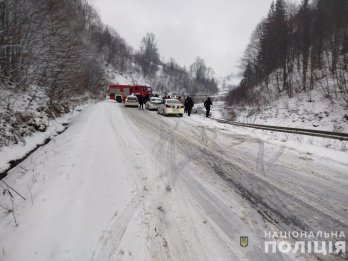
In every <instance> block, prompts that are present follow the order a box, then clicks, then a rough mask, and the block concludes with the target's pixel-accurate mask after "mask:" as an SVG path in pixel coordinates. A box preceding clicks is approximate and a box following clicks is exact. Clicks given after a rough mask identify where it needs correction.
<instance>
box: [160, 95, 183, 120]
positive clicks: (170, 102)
mask: <svg viewBox="0 0 348 261" xmlns="http://www.w3.org/2000/svg"><path fill="white" fill-rule="evenodd" d="M157 113H159V114H163V115H164V116H166V115H179V116H180V117H182V116H183V115H184V105H182V103H181V102H179V101H178V100H176V99H165V100H163V102H162V103H161V104H160V105H159V106H158V109H157Z"/></svg>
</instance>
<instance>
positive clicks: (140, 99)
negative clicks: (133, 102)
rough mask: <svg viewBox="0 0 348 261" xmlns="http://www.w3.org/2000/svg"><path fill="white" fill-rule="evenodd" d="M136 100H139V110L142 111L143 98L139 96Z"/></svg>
mask: <svg viewBox="0 0 348 261" xmlns="http://www.w3.org/2000/svg"><path fill="white" fill-rule="evenodd" d="M138 100H139V110H143V109H144V99H143V97H142V96H139V98H138Z"/></svg>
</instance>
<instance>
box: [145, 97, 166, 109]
mask: <svg viewBox="0 0 348 261" xmlns="http://www.w3.org/2000/svg"><path fill="white" fill-rule="evenodd" d="M161 103H162V98H159V97H151V98H150V100H149V101H147V102H146V104H145V108H146V109H148V110H157V108H158V106H159V105H160V104H161Z"/></svg>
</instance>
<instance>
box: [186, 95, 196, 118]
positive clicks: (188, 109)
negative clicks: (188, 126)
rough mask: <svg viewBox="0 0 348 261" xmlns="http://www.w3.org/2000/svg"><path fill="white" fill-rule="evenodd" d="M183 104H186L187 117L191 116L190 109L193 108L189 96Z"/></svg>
mask: <svg viewBox="0 0 348 261" xmlns="http://www.w3.org/2000/svg"><path fill="white" fill-rule="evenodd" d="M185 104H187V114H188V116H190V115H191V111H192V108H193V106H194V102H193V100H192V98H191V97H190V96H188V97H187V98H186V100H185Z"/></svg>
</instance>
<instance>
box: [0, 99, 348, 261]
mask: <svg viewBox="0 0 348 261" xmlns="http://www.w3.org/2000/svg"><path fill="white" fill-rule="evenodd" d="M347 170H348V166H347V165H345V164H343V163H339V162H335V161H333V160H332V159H329V158H321V157H318V156H316V155H312V154H311V153H303V152H299V151H296V150H294V149H289V148H286V147H284V146H279V145H276V144H271V143H267V142H264V141H262V140H261V139H259V138H255V137H252V136H249V135H247V134H244V133H241V132H240V131H235V130H234V129H233V127H231V126H225V125H224V124H221V123H216V122H214V121H210V120H206V119H204V118H202V117H200V116H196V115H194V116H192V117H187V116H184V118H179V117H163V116H162V115H158V114H157V113H156V112H150V111H146V110H144V111H139V110H138V109H136V108H125V107H124V106H123V105H122V104H116V103H113V102H108V101H105V102H101V103H98V104H96V105H94V106H92V107H90V108H88V109H86V110H84V111H83V112H81V114H80V115H79V116H78V117H77V118H76V119H75V120H74V121H73V122H72V123H71V126H70V127H69V129H68V130H67V131H66V132H64V133H63V134H61V135H60V136H58V137H56V138H55V139H54V140H52V141H51V142H50V143H49V144H47V145H46V146H44V147H42V148H40V149H39V150H37V151H36V152H35V153H34V154H32V155H31V156H30V157H29V158H28V159H26V160H25V161H24V162H23V163H21V164H19V165H18V166H17V167H16V168H14V169H12V170H11V171H10V173H9V175H8V176H7V177H6V178H5V179H4V180H5V181H6V183H8V184H9V185H10V186H11V187H14V188H16V190H18V191H20V193H21V194H22V195H24V196H25V197H26V199H27V200H25V201H23V200H22V199H21V198H19V197H16V195H13V196H14V199H13V202H14V207H12V201H11V196H10V195H9V194H8V193H5V194H4V195H3V196H2V197H1V198H0V207H1V209H2V210H4V211H3V213H1V214H0V217H1V219H0V247H1V248H2V249H3V251H2V255H1V254H0V256H1V260H24V259H25V260H316V257H314V256H310V255H307V254H300V253H289V254H280V253H277V254H266V253H265V251H264V241H265V238H264V235H265V232H266V231H293V230H297V231H299V230H306V231H345V232H346V233H345V234H346V235H347V234H348V212H347V202H348V189H347V188H348V174H347V173H348V171H347ZM11 211H12V212H11ZM13 211H14V213H15V217H16V222H17V223H18V226H15V221H14V218H13V215H12V213H13ZM240 236H248V237H249V246H248V247H247V248H242V247H240V242H239V240H240ZM291 240H292V239H289V242H291ZM292 243H293V242H292ZM323 259H324V260H337V259H339V257H338V256H333V255H328V256H325V257H324V258H323Z"/></svg>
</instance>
